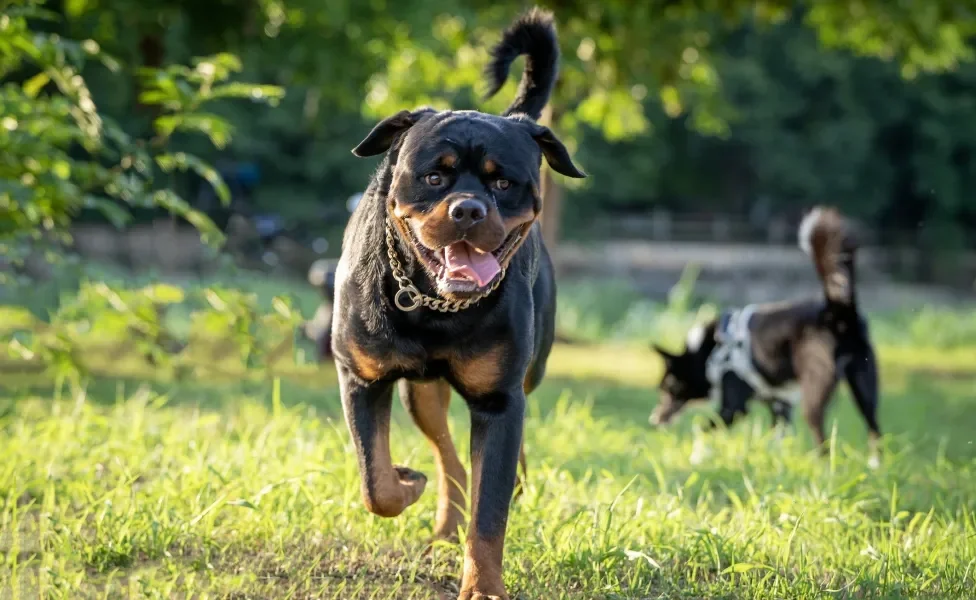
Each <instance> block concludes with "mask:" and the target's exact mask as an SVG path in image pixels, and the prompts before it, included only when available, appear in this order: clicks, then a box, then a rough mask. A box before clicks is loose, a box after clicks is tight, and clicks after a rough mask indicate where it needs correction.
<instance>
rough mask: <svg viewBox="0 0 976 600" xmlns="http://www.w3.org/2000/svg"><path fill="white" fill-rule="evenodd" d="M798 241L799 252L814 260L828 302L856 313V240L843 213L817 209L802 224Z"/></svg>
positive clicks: (822, 207)
mask: <svg viewBox="0 0 976 600" xmlns="http://www.w3.org/2000/svg"><path fill="white" fill-rule="evenodd" d="M798 237H799V241H800V248H801V249H802V250H803V251H804V252H806V253H807V254H808V255H809V256H810V257H811V258H813V265H814V266H815V267H816V269H817V274H818V275H819V276H820V280H821V281H822V282H823V286H824V293H825V294H826V296H827V302H828V303H830V304H835V305H841V306H845V307H848V308H850V309H856V307H857V294H856V291H855V282H854V256H855V254H856V252H857V239H856V238H855V236H854V232H853V231H852V230H851V228H850V226H849V225H848V223H847V221H846V220H845V219H844V217H843V216H842V215H841V214H840V212H838V211H837V210H836V209H834V208H829V207H824V206H818V207H816V208H814V209H813V210H812V211H810V213H809V214H807V216H806V217H804V218H803V221H802V222H801V223H800V232H799V236H798Z"/></svg>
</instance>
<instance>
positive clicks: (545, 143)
mask: <svg viewBox="0 0 976 600" xmlns="http://www.w3.org/2000/svg"><path fill="white" fill-rule="evenodd" d="M513 118H514V119H516V120H518V121H521V122H522V123H525V125H526V126H527V127H528V128H529V135H531V136H532V139H534V140H535V143H537V144H539V149H540V150H542V155H543V156H545V157H546V162H547V163H549V166H550V167H551V168H552V170H553V171H555V172H557V173H559V174H561V175H565V176H566V177H575V178H576V179H583V178H584V177H586V173H584V172H583V171H581V170H580V168H579V167H577V166H576V165H575V164H573V159H572V158H570V156H569V151H568V150H566V146H564V145H563V143H562V142H561V141H559V138H557V137H556V134H554V133H553V132H552V130H551V129H549V128H548V127H546V126H545V125H539V124H538V123H535V122H534V121H530V120H528V117H525V116H524V115H513Z"/></svg>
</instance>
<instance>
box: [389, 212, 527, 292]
mask: <svg viewBox="0 0 976 600" xmlns="http://www.w3.org/2000/svg"><path fill="white" fill-rule="evenodd" d="M407 229H408V231H409V230H410V228H409V227H407ZM410 237H411V238H412V239H411V243H412V245H413V247H414V248H415V249H416V250H417V254H418V255H419V256H420V259H421V262H423V263H424V266H425V267H426V268H427V270H428V271H429V272H430V273H431V274H432V275H433V276H434V279H435V283H436V284H437V288H438V290H439V291H440V292H444V293H450V294H472V293H477V292H483V291H485V290H487V289H488V288H489V287H491V285H492V284H493V283H494V282H495V280H496V279H497V278H498V277H500V276H501V274H502V264H501V262H502V260H503V259H504V258H505V255H506V253H507V252H508V251H509V250H510V249H511V247H512V246H513V245H514V244H515V242H517V241H518V239H519V233H518V231H514V232H512V233H511V234H509V236H508V238H507V239H506V240H505V242H504V243H502V245H500V246H499V247H498V248H496V249H495V250H494V251H492V252H485V251H484V250H480V249H478V248H475V247H474V246H473V245H471V244H470V243H468V242H467V241H465V240H461V241H457V242H454V243H452V244H449V245H447V246H445V247H443V248H441V249H440V250H432V249H430V248H428V247H427V246H425V245H424V244H423V243H421V242H420V240H418V239H417V237H416V236H415V235H414V233H413V231H410Z"/></svg>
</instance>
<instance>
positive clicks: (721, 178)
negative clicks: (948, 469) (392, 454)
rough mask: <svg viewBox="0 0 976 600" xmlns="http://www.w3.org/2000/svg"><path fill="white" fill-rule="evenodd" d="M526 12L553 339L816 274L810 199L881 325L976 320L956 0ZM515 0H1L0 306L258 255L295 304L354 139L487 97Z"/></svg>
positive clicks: (191, 274)
mask: <svg viewBox="0 0 976 600" xmlns="http://www.w3.org/2000/svg"><path fill="white" fill-rule="evenodd" d="M542 4H543V5H544V6H546V7H548V8H551V9H553V10H554V11H555V13H556V16H557V22H558V25H559V31H560V36H561V37H560V40H561V43H562V50H563V60H562V74H561V77H560V80H559V83H558V84H557V88H556V92H555V96H554V99H553V102H552V104H551V106H550V110H549V112H548V113H547V114H546V115H545V116H544V119H545V120H546V121H547V122H548V123H550V124H551V125H552V126H553V127H554V128H555V129H556V131H557V132H558V134H559V135H560V136H561V137H562V138H563V139H564V140H566V141H567V143H568V144H569V145H570V147H571V148H572V150H573V152H574V154H575V157H576V159H577V161H578V163H579V164H581V165H582V166H583V168H584V169H585V170H586V171H587V172H588V173H589V174H590V177H589V178H588V179H586V180H583V181H581V182H570V181H568V180H566V179H564V178H562V177H559V176H555V177H552V176H550V175H549V174H548V173H547V174H546V190H545V213H544V230H545V235H546V237H547V238H548V243H549V247H550V249H551V252H552V253H553V255H554V257H555V260H556V263H557V265H558V269H559V273H560V277H561V280H562V281H563V282H564V285H563V296H564V297H565V299H564V300H563V301H562V304H561V314H562V316H561V328H562V329H563V330H564V331H565V335H567V336H570V337H572V336H576V337H579V338H592V337H605V336H607V335H610V336H611V337H612V336H623V337H630V338H634V339H646V338H649V337H654V336H655V335H657V333H659V332H656V331H655V330H654V328H653V327H651V328H650V329H648V327H650V326H647V325H646V324H647V323H648V322H653V320H650V321H649V319H648V315H650V314H652V313H656V312H659V311H660V310H661V309H662V307H665V306H669V305H674V304H675V303H676V302H677V303H678V304H681V305H682V306H683V307H684V308H683V309H682V310H684V309H687V308H689V307H696V306H698V305H700V304H701V303H702V302H703V301H706V300H707V301H711V302H715V303H720V304H742V303H746V302H750V301H762V300H770V299H779V298H784V297H793V296H796V295H799V294H804V293H816V291H817V284H816V280H815V277H814V275H813V269H812V268H811V266H810V265H809V263H808V261H807V259H806V258H805V257H804V256H803V255H802V254H801V253H800V252H799V251H798V250H796V244H795V240H796V226H797V224H798V222H799V219H800V218H801V216H802V214H803V212H804V211H805V210H807V209H808V208H809V207H810V206H812V205H814V204H817V203H829V204H834V205H836V206H838V207H840V208H841V209H842V210H843V211H844V212H845V213H846V214H848V215H849V216H851V218H852V219H855V220H856V221H857V224H858V226H859V228H860V230H861V233H862V239H863V243H864V245H865V250H864V252H863V253H862V254H861V256H860V258H859V264H860V267H861V273H862V275H861V287H862V298H864V302H865V304H866V306H867V307H868V308H869V309H870V310H874V311H876V312H877V313H878V314H881V313H884V314H886V315H890V316H891V319H889V320H890V321H891V322H893V323H895V325H894V326H893V327H892V330H893V332H895V333H896V334H897V335H904V334H905V331H907V330H906V327H907V326H908V325H906V324H913V323H914V325H912V326H913V327H916V328H917V329H918V330H919V331H921V332H924V334H925V335H927V336H931V335H934V332H935V331H941V332H943V333H942V335H944V336H946V337H947V338H952V339H955V338H968V337H969V336H972V337H973V338H974V339H976V317H972V316H971V314H972V311H971V310H970V309H969V307H968V303H969V302H970V301H971V300H972V298H973V291H974V281H976V235H974V233H976V203H974V202H973V201H972V199H971V198H970V197H969V195H970V193H971V187H972V185H973V183H974V181H976V179H974V175H976V155H974V154H973V150H974V142H973V140H974V139H976V93H974V92H976V64H974V63H973V62H972V60H971V59H972V49H971V45H970V44H969V40H970V36H971V35H972V34H973V33H974V29H976V14H974V13H973V11H972V10H971V9H972V7H969V6H968V5H967V4H966V3H955V2H941V1H936V0H932V1H926V2H921V1H919V2H907V3H887V2H849V3H848V2H840V3H831V4H829V5H828V4H823V3H809V2H751V1H749V2H746V1H736V0H729V1H728V2H726V3H709V2H683V3H674V2H644V3H640V4H633V5H632V4H630V3H628V2H601V3H596V2H571V1H570V2H566V1H558V2H547V3H542ZM529 5H530V3H525V2H477V1H461V0H445V1H442V2H437V3H425V2H392V1H389V0H325V1H323V0H316V1H314V2H313V1H310V0H288V1H281V0H248V1H246V2H230V1H223V2H221V1H215V0H198V1H195V2H185V1H182V0H154V1H152V2H145V1H141V0H140V1H138V2H137V1H134V0H63V1H47V2H44V1H40V0H17V1H14V2H11V1H10V0H8V1H7V2H6V3H5V7H6V8H5V11H4V16H3V21H2V22H0V46H2V49H3V52H4V53H3V56H4V58H3V59H2V60H0V73H2V75H3V80H4V87H3V97H2V98H3V105H2V107H3V112H4V116H3V125H4V126H3V127H2V128H0V140H2V147H0V150H2V152H3V153H4V159H3V161H2V162H0V186H2V187H0V220H2V221H3V224H2V227H0V235H2V236H3V242H4V246H3V250H4V260H3V264H2V269H3V273H4V274H5V275H6V276H7V279H5V281H6V282H7V283H6V284H5V285H4V291H3V292H0V294H2V296H0V301H4V302H5V303H7V304H21V305H28V306H29V307H30V309H31V310H32V311H33V312H34V313H35V314H37V315H42V314H43V313H44V312H45V310H48V309H53V308H55V307H56V306H57V305H58V304H59V302H61V296H62V295H63V292H64V291H65V290H66V289H71V288H77V286H78V285H80V282H81V281H82V280H84V279H86V278H89V275H90V273H91V272H98V273H99V277H101V278H102V279H104V278H105V276H106V275H105V272H111V273H114V274H115V275H116V276H117V277H119V278H122V279H126V278H132V277H135V278H137V279H138V278H140V277H141V278H143V279H145V280H147V281H150V280H151V281H155V280H160V278H163V279H165V278H167V277H168V278H170V279H172V278H176V279H177V280H180V281H191V282H203V284H205V285H206V284H207V282H211V281H226V280H227V278H228V277H234V278H238V279H241V278H244V279H247V278H246V277H244V276H242V275H241V273H250V272H258V273H262V274H264V275H262V277H260V278H257V279H255V280H254V282H253V284H254V285H261V284H262V283H265V282H267V281H268V280H267V279H266V276H267V275H271V276H272V277H273V278H274V281H287V282H288V284H287V285H290V286H292V287H293V288H294V290H295V293H296V294H298V295H299V296H301V295H303V294H304V295H305V296H304V297H305V299H304V300H300V302H299V303H300V304H302V303H304V304H303V307H302V310H303V312H304V313H305V314H306V315H307V314H309V313H310V312H311V311H313V310H314V305H315V304H316V303H317V301H318V298H317V296H316V295H315V292H314V290H309V289H307V288H308V286H307V284H306V283H304V280H305V275H306V272H307V270H308V268H309V266H310V265H311V264H312V262H313V261H315V260H316V259H318V258H323V257H332V258H334V257H336V256H338V253H339V249H340V243H341V233H342V230H343V227H344V226H345V223H346V220H347V219H348V216H349V212H350V210H351V208H352V207H353V206H354V205H355V203H356V201H357V200H358V194H359V193H360V192H361V191H362V190H363V189H364V187H365V185H366V183H367V181H368V178H369V175H370V173H371V170H372V169H374V168H375V166H376V163H377V161H376V160H357V159H355V158H354V157H353V156H352V155H351V153H350V149H351V148H352V147H353V146H355V145H356V144H357V143H358V142H359V141H360V140H361V139H362V137H363V136H364V135H365V133H366V132H368V130H369V129H370V127H371V126H372V125H373V124H374V123H375V122H376V121H377V120H378V119H380V118H383V117H385V116H388V115H389V114H392V113H393V112H395V111H397V110H399V109H401V108H404V107H407V108H410V107H415V106H418V105H423V104H428V105H433V106H436V107H442V108H446V107H454V108H478V109H481V110H486V111H497V110H500V109H502V108H503V107H504V106H505V105H506V104H507V103H508V102H509V100H510V98H511V96H512V94H513V92H514V83H515V81H516V75H517V74H518V73H519V72H520V71H521V61H520V62H518V63H516V65H515V67H514V68H513V76H512V78H511V81H510V82H509V84H508V86H507V87H506V88H505V89H503V90H502V91H501V93H499V94H498V96H497V97H496V98H493V99H492V100H490V101H483V99H482V93H483V92H484V87H483V85H482V82H481V69H482V68H483V66H484V65H485V64H486V60H487V54H486V48H488V47H489V46H490V44H491V43H492V42H494V41H495V40H497V39H498V36H499V32H500V30H501V28H503V27H505V26H506V25H507V24H508V23H509V22H510V21H511V19H512V18H513V15H515V14H517V13H518V12H520V11H521V10H524V9H526V8H527V7H528V6H529ZM201 232H202V233H203V235H202V236H201V235H200V233H201ZM52 258H58V259H60V260H55V261H52V260H51V259H52ZM93 270H94V271H93ZM682 274H684V279H683V280H682V279H681V278H682ZM679 280H681V281H683V282H684V283H683V284H682V286H683V287H681V289H683V290H685V291H684V292H680V293H679V292H677V291H675V290H676V289H677V288H675V284H676V282H678V281H679ZM45 281H47V282H52V281H53V282H54V283H53V285H49V286H48V287H44V285H43V282H45ZM277 285H279V284H277V283H276V284H271V287H272V288H274V287H275V286H277ZM46 290H47V291H46ZM52 290H53V291H52ZM608 290H613V292H612V293H608ZM272 295H273V294H272ZM682 303H683V304H682ZM936 321H938V322H939V323H945V324H944V325H940V326H936V325H934V323H935V322H936ZM683 326H684V323H682V325H681V327H683ZM678 328H680V327H678ZM608 332H609V333H608ZM920 335H921V334H920Z"/></svg>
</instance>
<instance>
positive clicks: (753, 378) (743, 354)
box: [705, 304, 800, 404]
mask: <svg viewBox="0 0 976 600" xmlns="http://www.w3.org/2000/svg"><path fill="white" fill-rule="evenodd" d="M755 312H756V305H755V304H750V305H749V306H746V307H745V308H742V309H740V310H735V311H726V312H724V313H722V314H721V315H720V316H719V319H718V324H717V325H716V327H715V342H716V344H715V349H714V350H713V351H712V353H711V355H709V357H708V361H707V362H706V363H705V374H706V376H707V377H708V381H709V383H711V384H712V391H711V397H712V399H713V400H715V401H717V402H721V400H722V378H723V377H725V374H726V373H730V372H731V373H734V374H735V375H736V376H738V377H739V378H740V379H742V381H744V382H746V384H748V385H749V387H751V388H752V390H753V392H754V393H755V394H756V395H757V396H758V397H760V398H764V399H769V400H780V401H782V402H786V403H789V404H796V403H797V402H798V401H799V398H800V393H799V392H800V390H799V386H798V385H797V384H796V382H790V383H787V384H785V385H781V386H773V385H771V384H770V383H769V381H767V380H766V378H765V377H763V375H762V373H760V372H759V370H758V369H756V364H755V362H754V361H753V359H752V332H751V331H750V330H749V323H750V321H752V316H753V315H754V314H755Z"/></svg>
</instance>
